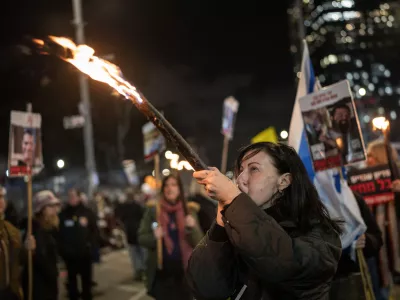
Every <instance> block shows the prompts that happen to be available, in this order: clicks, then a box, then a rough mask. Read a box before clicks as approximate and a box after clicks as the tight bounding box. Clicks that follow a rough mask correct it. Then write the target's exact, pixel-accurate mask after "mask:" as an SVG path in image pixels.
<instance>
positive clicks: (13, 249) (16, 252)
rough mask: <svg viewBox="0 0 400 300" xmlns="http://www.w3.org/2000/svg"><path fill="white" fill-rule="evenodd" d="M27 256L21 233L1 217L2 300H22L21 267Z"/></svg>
mask: <svg viewBox="0 0 400 300" xmlns="http://www.w3.org/2000/svg"><path fill="white" fill-rule="evenodd" d="M25 254H26V252H25V251H23V248H22V243H21V234H20V231H19V230H18V229H17V228H15V227H14V226H13V225H11V224H10V223H9V222H7V221H5V220H4V219H3V217H2V216H0V299H3V298H4V299H7V298H8V299H20V300H22V298H23V293H22V288H21V284H20V265H21V260H22V259H23V258H24V255H25Z"/></svg>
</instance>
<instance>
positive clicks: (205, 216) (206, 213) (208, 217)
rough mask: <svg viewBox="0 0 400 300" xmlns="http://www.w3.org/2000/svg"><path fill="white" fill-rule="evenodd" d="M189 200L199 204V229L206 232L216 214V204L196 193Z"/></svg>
mask: <svg viewBox="0 0 400 300" xmlns="http://www.w3.org/2000/svg"><path fill="white" fill-rule="evenodd" d="M189 200H190V201H193V202H196V203H198V204H200V211H199V212H198V213H197V216H198V218H199V224H200V227H201V229H202V230H203V232H207V231H208V230H209V229H210V227H211V225H212V223H213V222H214V220H215V217H216V216H217V206H216V205H215V204H214V203H213V202H211V200H208V199H207V198H205V197H204V196H202V195H201V194H196V195H194V197H191V198H190V199H189Z"/></svg>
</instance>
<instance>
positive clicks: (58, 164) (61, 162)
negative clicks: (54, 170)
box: [57, 159, 65, 169]
mask: <svg viewBox="0 0 400 300" xmlns="http://www.w3.org/2000/svg"><path fill="white" fill-rule="evenodd" d="M57 167H58V168H59V169H62V168H64V167H65V162H64V161H63V160H62V159H59V160H57Z"/></svg>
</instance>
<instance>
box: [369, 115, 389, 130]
mask: <svg viewBox="0 0 400 300" xmlns="http://www.w3.org/2000/svg"><path fill="white" fill-rule="evenodd" d="M372 125H373V127H374V129H375V130H376V129H378V130H382V131H385V130H386V129H388V127H389V121H388V120H386V118H385V117H377V118H375V119H373V120H372Z"/></svg>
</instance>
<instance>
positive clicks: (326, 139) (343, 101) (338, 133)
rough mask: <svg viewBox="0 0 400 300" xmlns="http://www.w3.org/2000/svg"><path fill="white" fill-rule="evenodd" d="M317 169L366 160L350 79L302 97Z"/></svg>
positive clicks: (313, 158) (302, 109) (306, 129)
mask: <svg viewBox="0 0 400 300" xmlns="http://www.w3.org/2000/svg"><path fill="white" fill-rule="evenodd" d="M300 109H301V112H302V116H303V121H304V129H305V131H306V136H307V140H308V145H309V149H310V153H311V157H312V160H313V165H314V170H315V171H322V170H326V169H331V168H337V167H340V166H342V165H349V164H352V163H356V162H359V161H363V160H365V157H366V156H365V148H364V142H363V139H362V135H361V130H360V126H359V122H358V117H357V112H356V109H355V105H354V101H353V97H352V94H351V91H350V87H349V84H348V82H347V81H346V80H345V81H341V82H339V83H337V84H334V85H331V86H329V87H327V88H324V89H323V90H320V91H318V92H316V93H313V94H310V95H307V96H305V97H302V98H300Z"/></svg>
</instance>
